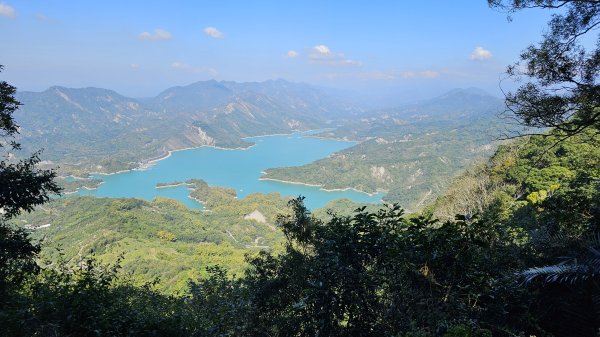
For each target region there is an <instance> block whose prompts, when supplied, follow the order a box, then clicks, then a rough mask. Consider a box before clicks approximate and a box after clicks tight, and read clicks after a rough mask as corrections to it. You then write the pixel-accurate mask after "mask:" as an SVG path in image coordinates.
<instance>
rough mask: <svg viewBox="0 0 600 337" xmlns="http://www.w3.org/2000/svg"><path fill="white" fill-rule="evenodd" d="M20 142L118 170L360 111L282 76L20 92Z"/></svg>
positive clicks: (78, 166) (80, 164) (69, 166)
mask: <svg viewBox="0 0 600 337" xmlns="http://www.w3.org/2000/svg"><path fill="white" fill-rule="evenodd" d="M17 98H18V99H19V100H20V101H21V102H22V103H23V106H22V107H21V109H20V110H19V111H18V113H17V115H16V118H17V120H18V121H19V122H20V125H21V128H22V132H21V135H22V137H23V139H24V142H23V145H24V147H25V148H26V149H27V150H29V151H33V150H36V149H39V148H44V149H45V152H44V155H43V157H44V158H45V159H47V160H50V161H53V162H57V163H60V164H61V170H62V171H63V172H89V171H101V172H114V171H117V170H121V169H127V168H132V167H136V166H137V165H138V164H139V162H140V161H142V160H145V159H149V158H153V157H157V156H160V155H164V154H165V153H166V151H168V150H172V149H180V148H186V147H192V146H200V145H215V146H223V147H240V146H241V147H245V146H248V145H249V144H248V143H246V142H244V141H243V140H241V138H242V137H246V136H254V135H262V134H269V133H281V132H290V131H292V130H297V129H309V128H317V127H322V126H323V125H325V123H326V121H328V120H331V119H334V118H339V117H341V116H344V115H351V114H355V113H358V112H360V111H361V109H360V107H359V106H358V105H357V104H355V103H351V102H348V101H345V100H340V99H338V98H334V97H332V96H330V95H329V94H327V93H326V92H324V91H323V90H321V89H318V88H315V87H311V86H309V85H306V84H297V83H290V82H287V81H283V80H277V81H267V82H261V83H236V82H217V81H204V82H196V83H193V84H190V85H187V86H180V87H173V88H169V89H167V90H165V91H163V92H162V93H160V94H159V95H157V96H156V97H153V98H146V99H134V98H129V97H125V96H122V95H120V94H118V93H116V92H114V91H111V90H106V89H99V88H81V89H71V88H63V87H51V88H49V89H48V90H46V91H43V92H19V93H18V94H17Z"/></svg>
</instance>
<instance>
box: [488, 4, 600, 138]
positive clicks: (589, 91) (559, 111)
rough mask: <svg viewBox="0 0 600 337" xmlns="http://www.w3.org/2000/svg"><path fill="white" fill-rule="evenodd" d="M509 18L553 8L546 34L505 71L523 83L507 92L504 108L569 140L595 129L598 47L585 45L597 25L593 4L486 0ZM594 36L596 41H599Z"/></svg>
mask: <svg viewBox="0 0 600 337" xmlns="http://www.w3.org/2000/svg"><path fill="white" fill-rule="evenodd" d="M488 3H489V5H490V6H491V7H493V8H498V9H502V10H506V11H507V12H508V13H509V19H510V15H511V14H512V13H514V12H516V11H519V10H522V9H527V8H543V9H551V10H557V13H558V14H554V15H553V16H552V19H551V20H550V21H549V23H548V28H549V30H548V32H547V33H545V34H544V35H543V39H542V41H541V42H539V43H538V44H537V45H530V46H529V47H528V48H527V49H525V51H523V52H522V54H521V56H520V61H519V62H517V63H515V64H514V65H511V66H509V67H508V70H507V73H508V75H509V78H511V79H513V80H516V81H517V82H524V83H523V84H522V85H521V86H520V87H519V88H518V89H517V90H516V91H514V92H509V93H507V94H506V106H507V108H508V110H509V111H510V112H512V113H513V114H514V116H516V118H517V120H518V121H519V122H520V123H521V124H523V125H526V126H530V127H551V128H555V129H556V130H559V131H561V132H562V133H563V135H564V137H570V136H572V135H574V134H578V133H580V132H582V131H583V130H584V129H586V128H588V127H592V128H595V129H597V130H600V83H599V80H600V78H599V75H600V44H598V43H596V45H595V47H593V48H589V47H588V48H586V46H584V45H585V44H586V42H585V41H584V40H586V39H587V40H589V38H590V37H592V38H593V36H591V35H593V34H594V31H595V30H596V29H597V28H598V26H599V25H600V1H598V0H488ZM598 37H600V36H596V42H597V40H598Z"/></svg>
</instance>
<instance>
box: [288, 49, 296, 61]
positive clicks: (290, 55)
mask: <svg viewBox="0 0 600 337" xmlns="http://www.w3.org/2000/svg"><path fill="white" fill-rule="evenodd" d="M286 56H287V57H288V58H291V59H293V58H294V57H298V52H297V51H295V50H290V51H288V52H287V54H286Z"/></svg>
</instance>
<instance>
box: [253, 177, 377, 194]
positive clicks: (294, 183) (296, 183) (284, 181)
mask: <svg viewBox="0 0 600 337" xmlns="http://www.w3.org/2000/svg"><path fill="white" fill-rule="evenodd" d="M258 180H264V181H276V182H279V183H284V184H292V185H304V186H308V187H319V189H320V190H321V191H325V192H346V191H354V192H357V193H363V194H366V195H368V196H370V197H374V196H376V195H377V194H379V193H381V192H375V193H369V192H365V191H361V190H359V189H356V188H354V187H345V188H324V187H323V185H320V184H309V183H303V182H299V181H289V180H282V179H275V178H267V177H260V178H258Z"/></svg>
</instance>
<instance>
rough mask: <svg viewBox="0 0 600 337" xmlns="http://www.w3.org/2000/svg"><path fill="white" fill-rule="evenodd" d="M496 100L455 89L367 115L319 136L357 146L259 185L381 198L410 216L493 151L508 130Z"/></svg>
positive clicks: (270, 174)
mask: <svg viewBox="0 0 600 337" xmlns="http://www.w3.org/2000/svg"><path fill="white" fill-rule="evenodd" d="M501 109H502V100H501V99H499V98H497V97H494V96H491V95H489V94H487V93H485V92H483V91H481V90H477V89H466V90H461V89H457V90H453V91H450V92H448V93H447V94H445V95H442V96H440V97H436V98H433V99H431V100H427V101H424V102H422V103H419V104H411V105H409V106H404V107H398V108H391V109H385V110H378V111H372V112H370V113H368V114H365V116H363V118H361V119H360V120H357V121H353V122H348V123H346V124H344V125H342V126H340V127H339V128H336V129H335V130H330V131H326V132H323V133H321V134H319V135H318V136H322V137H333V138H342V139H352V140H360V141H362V142H361V143H360V144H358V145H356V146H353V147H351V148H349V149H346V150H343V151H340V152H338V153H335V154H333V155H331V156H329V157H328V158H325V159H321V160H318V161H316V162H314V163H311V164H308V165H304V166H301V167H286V168H273V169H269V170H267V171H266V175H265V176H264V177H263V178H264V179H278V180H284V181H294V182H302V183H309V184H317V185H321V186H323V187H324V188H328V189H335V188H348V187H350V188H354V189H357V190H360V191H364V192H367V193H375V192H380V191H383V192H385V193H386V194H385V196H384V200H385V201H388V202H398V203H400V204H401V205H403V206H404V207H406V208H408V209H411V210H416V209H419V208H421V207H423V206H424V205H426V204H427V203H429V202H431V201H433V200H435V198H436V197H437V196H439V195H440V194H441V193H443V191H445V189H446V187H447V186H448V183H449V182H450V181H451V180H452V178H453V177H454V176H455V175H457V174H458V173H459V172H461V171H462V170H464V169H465V168H467V167H469V166H470V165H471V164H472V163H473V162H474V161H475V160H477V159H483V158H486V157H487V156H489V155H490V154H492V153H493V151H494V148H495V146H496V143H497V141H498V140H499V139H500V137H501V136H502V135H503V134H504V132H505V131H506V126H505V122H504V121H503V120H501V119H500V118H499V116H498V115H499V112H500V111H501Z"/></svg>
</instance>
